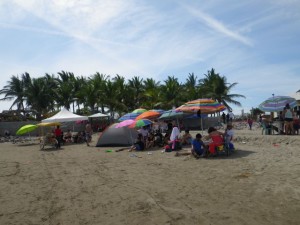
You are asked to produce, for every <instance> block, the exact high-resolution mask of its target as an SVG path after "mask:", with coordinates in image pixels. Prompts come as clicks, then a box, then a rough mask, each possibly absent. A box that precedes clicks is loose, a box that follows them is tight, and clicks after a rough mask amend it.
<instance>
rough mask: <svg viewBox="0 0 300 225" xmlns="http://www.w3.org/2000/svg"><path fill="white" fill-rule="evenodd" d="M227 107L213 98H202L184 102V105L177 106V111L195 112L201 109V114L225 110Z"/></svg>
mask: <svg viewBox="0 0 300 225" xmlns="http://www.w3.org/2000/svg"><path fill="white" fill-rule="evenodd" d="M225 109H226V107H225V106H224V105H223V104H221V103H219V102H216V101H215V100H213V99H208V98H200V99H196V100H193V101H189V102H186V103H184V104H183V105H182V106H180V107H178V108H176V109H175V110H176V111H179V112H194V113H196V112H197V111H199V110H201V114H212V113H216V112H221V111H224V110H225Z"/></svg>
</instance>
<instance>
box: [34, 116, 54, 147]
mask: <svg viewBox="0 0 300 225" xmlns="http://www.w3.org/2000/svg"><path fill="white" fill-rule="evenodd" d="M57 125H60V123H58V122H53V123H39V124H37V126H39V127H41V128H42V129H41V137H40V150H43V149H45V146H49V147H51V148H57V147H58V141H57V140H56V138H55V136H54V134H53V133H52V132H51V130H50V131H49V128H50V127H55V126H57ZM47 128H48V131H47ZM45 130H46V131H45Z"/></svg>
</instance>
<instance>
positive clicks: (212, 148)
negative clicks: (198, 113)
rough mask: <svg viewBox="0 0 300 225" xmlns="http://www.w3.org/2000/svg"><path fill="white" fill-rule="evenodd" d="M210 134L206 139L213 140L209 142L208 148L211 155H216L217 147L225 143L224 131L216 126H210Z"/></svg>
mask: <svg viewBox="0 0 300 225" xmlns="http://www.w3.org/2000/svg"><path fill="white" fill-rule="evenodd" d="M207 133H208V136H207V137H206V139H210V140H211V142H210V143H208V150H209V153H210V155H212V156H215V155H216V154H217V152H216V147H217V146H220V145H223V144H224V139H223V135H224V134H223V133H222V132H220V131H217V130H216V129H215V128H214V127H209V128H208V131H207Z"/></svg>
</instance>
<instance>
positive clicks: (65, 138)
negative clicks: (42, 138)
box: [46, 123, 92, 148]
mask: <svg viewBox="0 0 300 225" xmlns="http://www.w3.org/2000/svg"><path fill="white" fill-rule="evenodd" d="M46 138H47V142H48V143H53V142H54V141H53V139H56V147H57V148H61V145H62V144H64V143H80V142H85V143H86V144H87V146H89V143H90V142H91V140H92V127H91V124H90V123H87V124H86V126H85V131H81V132H78V133H77V134H75V135H73V134H72V132H71V130H70V129H68V131H67V132H66V133H64V132H63V131H62V129H61V128H60V126H59V125H57V126H56V128H55V129H54V130H53V131H52V132H51V133H48V134H47V135H46Z"/></svg>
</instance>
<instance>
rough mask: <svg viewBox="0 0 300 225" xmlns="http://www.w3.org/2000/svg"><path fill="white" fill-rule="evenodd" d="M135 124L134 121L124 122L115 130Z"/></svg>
mask: <svg viewBox="0 0 300 225" xmlns="http://www.w3.org/2000/svg"><path fill="white" fill-rule="evenodd" d="M134 122H135V120H131V119H129V120H124V121H122V122H120V123H118V124H117V125H116V126H115V128H120V127H128V126H129V125H131V124H133V123H134Z"/></svg>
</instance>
